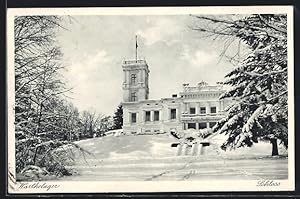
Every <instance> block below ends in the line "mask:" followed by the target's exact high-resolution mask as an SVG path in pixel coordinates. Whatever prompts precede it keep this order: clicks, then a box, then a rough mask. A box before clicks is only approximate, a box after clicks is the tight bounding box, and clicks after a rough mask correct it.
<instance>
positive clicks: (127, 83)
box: [122, 59, 229, 134]
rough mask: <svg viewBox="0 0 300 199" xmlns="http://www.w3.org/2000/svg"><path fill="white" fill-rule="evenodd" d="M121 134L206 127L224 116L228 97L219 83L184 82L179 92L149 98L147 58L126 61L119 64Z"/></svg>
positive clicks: (153, 132) (177, 130) (165, 131)
mask: <svg viewBox="0 0 300 199" xmlns="http://www.w3.org/2000/svg"><path fill="white" fill-rule="evenodd" d="M122 68H123V72H124V82H123V103H122V105H123V132H124V134H158V133H169V132H171V131H173V132H174V131H175V132H182V131H184V130H187V129H196V130H199V129H209V128H212V127H213V126H214V125H215V124H216V122H217V121H219V120H220V119H221V118H223V117H224V116H225V113H224V108H225V107H226V106H227V105H228V104H229V101H227V100H219V96H220V95H221V94H222V93H224V92H225V90H223V89H222V86H221V85H214V86H212V85H208V84H207V83H205V82H200V83H198V85H196V86H194V87H192V86H189V84H183V88H182V91H181V92H179V94H173V95H172V96H171V97H167V98H161V99H158V100H152V99H149V73H150V71H149V66H148V64H147V62H146V60H137V59H136V60H126V61H124V62H123V64H122Z"/></svg>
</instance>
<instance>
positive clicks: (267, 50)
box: [197, 14, 288, 155]
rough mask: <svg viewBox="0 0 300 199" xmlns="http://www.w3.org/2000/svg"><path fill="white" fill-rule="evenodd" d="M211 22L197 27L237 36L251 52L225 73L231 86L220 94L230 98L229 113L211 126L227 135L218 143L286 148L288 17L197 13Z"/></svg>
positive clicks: (226, 145) (276, 150)
mask: <svg viewBox="0 0 300 199" xmlns="http://www.w3.org/2000/svg"><path fill="white" fill-rule="evenodd" d="M197 18H199V19H201V20H202V22H203V21H206V22H209V23H211V24H214V25H210V26H205V27H202V28H197V30H199V31H201V32H205V33H209V34H213V35H218V36H219V35H221V36H222V37H230V38H235V39H238V40H239V41H240V42H242V43H243V44H245V46H246V47H248V50H249V51H250V53H249V54H247V55H246V56H245V58H244V59H243V60H242V61H241V62H240V63H239V64H238V66H237V67H236V68H234V69H233V70H232V71H231V72H230V73H229V74H227V75H226V76H225V78H226V80H225V82H224V84H225V85H229V86H230V87H231V89H230V90H229V91H227V92H226V93H224V94H223V95H222V96H221V97H220V98H221V99H224V98H229V99H232V100H233V102H234V103H233V104H232V105H231V106H229V107H227V109H226V111H227V116H226V117H225V118H224V119H223V120H221V121H220V122H218V123H217V125H216V126H215V127H214V131H215V132H218V133H225V134H226V135H228V139H227V141H226V142H225V143H224V144H223V145H222V148H223V149H224V150H226V149H227V148H238V147H241V146H252V145H253V143H257V142H258V141H269V142H270V143H271V144H272V155H278V146H277V141H278V140H279V141H280V142H281V143H282V144H283V145H284V146H285V147H288V104H287V76H288V75H287V16H286V15H279V14H278V15H250V16H243V17H242V18H240V19H238V18H237V17H232V18H231V20H229V19H228V20H227V19H224V18H219V19H218V18H215V17H214V18H213V17H202V16H197Z"/></svg>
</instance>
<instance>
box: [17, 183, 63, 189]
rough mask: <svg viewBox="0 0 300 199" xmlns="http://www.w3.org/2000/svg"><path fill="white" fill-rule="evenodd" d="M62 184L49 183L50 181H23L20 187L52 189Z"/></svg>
mask: <svg viewBox="0 0 300 199" xmlns="http://www.w3.org/2000/svg"><path fill="white" fill-rule="evenodd" d="M59 187H60V185H58V184H53V183H48V182H42V183H41V182H21V184H20V186H19V189H44V190H46V191H50V190H51V189H57V188H59Z"/></svg>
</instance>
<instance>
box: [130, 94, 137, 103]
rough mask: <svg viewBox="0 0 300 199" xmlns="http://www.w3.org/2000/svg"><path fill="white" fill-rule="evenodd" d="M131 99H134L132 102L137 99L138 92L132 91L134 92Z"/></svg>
mask: <svg viewBox="0 0 300 199" xmlns="http://www.w3.org/2000/svg"><path fill="white" fill-rule="evenodd" d="M131 101H132V102H135V101H137V96H136V92H132V93H131Z"/></svg>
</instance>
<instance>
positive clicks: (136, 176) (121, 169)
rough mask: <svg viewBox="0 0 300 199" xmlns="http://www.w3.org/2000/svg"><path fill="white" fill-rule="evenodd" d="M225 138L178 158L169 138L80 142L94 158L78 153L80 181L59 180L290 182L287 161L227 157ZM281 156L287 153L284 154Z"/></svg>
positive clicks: (245, 154) (260, 151) (247, 154)
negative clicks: (198, 152)
mask: <svg viewBox="0 0 300 199" xmlns="http://www.w3.org/2000/svg"><path fill="white" fill-rule="evenodd" d="M222 139H223V138H222V136H216V137H214V138H213V139H212V140H211V143H212V145H211V146H209V147H207V150H206V152H205V155H200V156H176V148H172V147H171V144H172V143H174V142H177V140H176V139H175V138H174V137H172V136H169V135H166V134H164V135H138V136H120V137H114V136H111V137H102V138H93V139H88V140H82V141H78V142H76V143H77V144H78V145H80V146H81V147H82V148H84V149H85V150H87V151H89V152H91V153H92V154H83V153H81V152H79V151H76V152H75V153H74V154H75V159H76V164H75V165H74V167H75V168H76V169H77V170H78V172H79V173H78V175H74V176H68V177H65V178H62V179H61V180H99V181H101V180H201V179H210V180H213V179H258V180H259V179H286V178H287V174H288V170H287V168H288V163H287V157H270V156H269V154H270V153H271V148H270V147H271V145H270V144H267V143H261V144H257V145H255V146H253V147H252V148H241V149H237V150H235V151H228V152H224V151H222V150H220V149H219V147H218V146H219V143H220V142H222ZM281 152H285V151H284V150H281Z"/></svg>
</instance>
